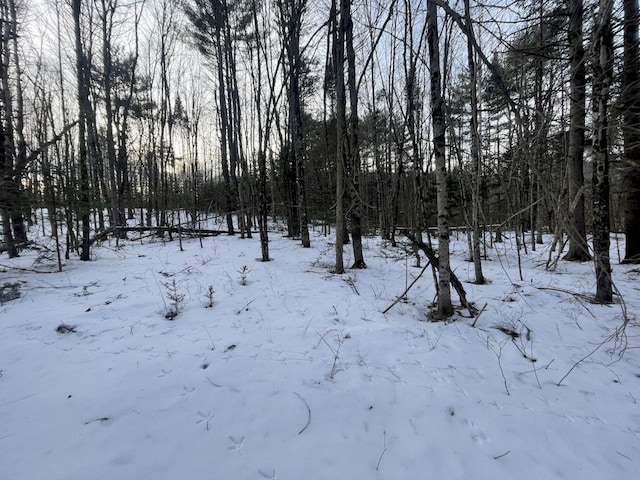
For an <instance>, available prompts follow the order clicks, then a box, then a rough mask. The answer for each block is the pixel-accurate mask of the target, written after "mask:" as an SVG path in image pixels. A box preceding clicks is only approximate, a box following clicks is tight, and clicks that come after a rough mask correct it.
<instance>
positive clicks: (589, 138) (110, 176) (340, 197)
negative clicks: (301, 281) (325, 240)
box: [0, 0, 640, 317]
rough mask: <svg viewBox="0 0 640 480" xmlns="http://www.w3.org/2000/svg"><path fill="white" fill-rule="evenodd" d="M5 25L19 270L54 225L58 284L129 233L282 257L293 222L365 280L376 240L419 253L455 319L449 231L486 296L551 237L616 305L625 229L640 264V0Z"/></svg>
mask: <svg viewBox="0 0 640 480" xmlns="http://www.w3.org/2000/svg"><path fill="white" fill-rule="evenodd" d="M0 16H1V19H2V21H1V24H0V30H1V31H0V107H1V112H0V117H1V119H0V135H1V136H2V145H3V147H2V148H1V149H0V152H1V156H0V182H1V185H0V186H1V188H0V217H1V221H2V232H3V241H2V251H3V252H4V253H5V254H6V255H8V257H9V258H15V257H17V256H19V255H20V251H21V249H25V248H30V246H31V245H32V240H31V239H30V238H29V235H28V227H30V226H34V225H36V226H37V225H40V228H41V229H43V231H44V229H45V224H46V229H47V231H49V232H50V236H51V238H52V239H53V247H51V248H52V250H53V251H54V252H55V255H56V256H57V262H58V265H59V268H60V269H62V262H63V259H69V258H71V257H78V258H80V259H81V260H85V261H90V260H91V259H92V248H93V246H94V245H96V244H97V243H99V242H101V241H104V240H105V239H107V238H110V237H112V238H116V239H118V238H120V239H125V238H127V235H128V234H129V233H130V232H131V231H139V232H140V231H146V232H153V234H154V235H158V236H168V237H169V238H174V237H176V236H180V238H182V235H197V234H200V235H205V234H217V233H221V232H222V233H225V234H228V235H238V236H240V237H241V238H246V237H252V236H253V235H255V234H259V236H260V245H261V252H260V255H261V259H262V260H263V261H268V260H269V259H270V254H269V229H268V222H269V221H271V220H277V219H280V220H282V221H283V222H284V223H285V224H286V229H287V236H289V237H290V238H293V239H297V240H299V241H300V243H301V245H302V247H309V246H310V235H309V229H310V228H316V227H318V228H322V229H323V231H324V233H325V234H326V235H332V236H333V237H334V239H335V263H334V266H333V269H332V271H333V272H335V273H342V272H344V270H345V268H354V269H361V268H366V266H367V263H366V258H365V257H364V253H363V248H362V239H363V236H367V235H372V234H378V235H380V236H381V237H382V238H383V239H385V240H388V241H390V242H391V243H392V244H393V245H395V244H396V240H397V238H402V239H405V237H406V238H407V239H409V240H410V242H411V243H412V245H413V248H414V249H416V251H422V252H424V253H426V254H427V255H428V258H429V260H430V261H431V262H432V264H433V268H434V275H435V274H436V272H435V270H437V276H438V288H437V290H438V304H437V313H436V314H437V315H438V316H441V317H447V316H450V315H451V314H452V312H453V307H452V302H451V294H450V290H451V285H453V287H454V288H456V289H457V290H459V289H458V288H457V287H456V285H457V284H459V282H457V281H456V280H457V279H456V278H455V275H454V274H453V273H452V271H451V269H450V266H449V238H450V233H451V232H452V231H459V232H464V234H465V235H466V236H467V239H468V240H467V244H468V258H469V260H470V261H473V263H474V272H475V282H476V283H478V284H482V283H483V282H484V281H485V279H484V275H483V271H482V267H483V258H484V257H485V256H486V250H487V244H493V243H494V242H500V241H501V240H502V235H503V232H505V231H514V232H516V236H515V238H516V239H517V249H518V251H519V252H520V251H522V252H527V251H528V250H532V251H535V250H536V248H538V246H539V245H540V244H541V243H542V241H543V234H551V238H553V248H552V249H553V250H554V251H557V252H558V255H557V256H556V258H555V261H551V260H550V261H549V264H548V268H550V269H553V268H554V266H555V265H557V262H558V261H559V260H561V261H577V262H585V261H593V265H594V271H595V275H596V280H597V282H596V291H595V292H593V293H594V295H595V299H596V300H597V301H599V302H604V303H609V302H611V301H612V299H613V294H614V291H615V286H614V285H612V281H611V259H610V234H611V232H619V233H622V234H624V236H625V240H626V241H625V252H624V254H623V257H624V258H622V259H621V260H622V261H623V262H626V263H638V262H640V79H639V75H640V50H639V48H640V44H639V39H638V28H639V9H638V1H637V0H623V1H614V0H598V1H590V0H585V1H583V0H568V1H560V0H541V1H528V0H517V1H515V2H499V1H498V2H495V3H485V2H475V1H471V0H460V1H446V0H416V1H413V0H392V1H378V0H330V1H329V0H327V1H325V0H131V1H127V0H42V1H40V2H27V1H23V0H2V1H1V2H0ZM212 218H220V219H224V221H223V222H222V223H221V225H223V226H221V228H220V230H219V231H215V232H214V231H208V230H206V228H205V227H204V225H206V224H207V222H208V221H209V220H210V219H212ZM198 232H199V233H198ZM423 234H426V237H423ZM432 238H434V239H435V238H437V245H435V246H433V244H432V242H431V239H432ZM345 245H350V248H352V249H353V263H352V264H351V265H345V260H344V258H343V255H344V249H345ZM566 245H568V250H567V251H566V253H563V254H562V255H563V256H562V258H561V259H560V258H559V257H560V253H561V252H563V249H564V247H565V246H566ZM292 248H293V247H292ZM550 258H551V257H550ZM520 275H522V274H520Z"/></svg>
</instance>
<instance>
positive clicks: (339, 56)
mask: <svg viewBox="0 0 640 480" xmlns="http://www.w3.org/2000/svg"><path fill="white" fill-rule="evenodd" d="M337 15H338V12H337V8H336V0H332V2H331V19H330V25H331V27H332V30H333V68H334V74H335V82H336V263H335V268H334V273H338V274H340V273H344V259H343V253H344V252H343V247H344V237H345V235H344V230H345V225H344V180H345V179H344V164H345V144H346V141H347V131H346V130H347V129H346V125H345V121H346V96H345V85H344V62H345V59H344V34H345V25H344V21H343V20H344V19H343V17H342V15H341V16H340V21H339V22H338V16H337Z"/></svg>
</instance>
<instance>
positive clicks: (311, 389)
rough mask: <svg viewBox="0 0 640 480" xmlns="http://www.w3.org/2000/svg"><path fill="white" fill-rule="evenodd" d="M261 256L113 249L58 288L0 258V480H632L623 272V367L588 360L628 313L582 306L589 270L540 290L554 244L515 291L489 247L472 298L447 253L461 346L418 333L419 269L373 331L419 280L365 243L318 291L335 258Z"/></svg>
mask: <svg viewBox="0 0 640 480" xmlns="http://www.w3.org/2000/svg"><path fill="white" fill-rule="evenodd" d="M270 238H271V244H270V249H271V256H272V258H273V261H271V262H267V263H262V262H259V261H258V260H257V257H259V252H260V247H259V241H258V239H257V235H256V238H254V239H246V240H241V239H239V238H237V237H228V236H218V237H212V238H207V239H204V240H203V245H202V247H201V246H200V242H199V241H198V240H197V239H193V240H185V242H184V251H183V252H181V251H180V250H179V245H178V242H177V241H174V242H162V241H161V240H159V239H151V238H145V239H143V240H137V241H128V242H125V243H124V244H123V245H121V246H119V247H116V246H115V244H114V243H113V242H112V243H111V244H110V245H109V244H104V245H102V246H99V247H96V248H95V249H94V250H93V254H94V257H95V259H94V261H92V262H90V263H83V262H80V261H78V260H71V261H67V262H66V264H65V266H64V271H63V272H61V273H34V272H32V271H19V270H16V269H13V268H7V267H15V266H18V267H24V268H27V269H29V270H31V269H32V268H34V260H36V258H37V256H38V253H37V252H24V254H23V256H22V257H21V258H18V259H16V260H15V261H10V260H8V259H7V257H6V254H4V255H3V256H0V265H2V266H1V267H0V269H1V270H2V271H1V272H0V285H2V284H4V283H7V282H8V283H14V282H21V285H22V287H21V289H20V290H21V297H20V298H19V299H16V300H10V301H7V302H5V303H4V305H1V306H0V478H1V479H6V480H40V479H42V480H75V479H77V480H91V479H96V480H98V479H101V480H102V479H110V480H119V479H123V480H127V479H154V480H157V479H190V480H199V479H220V480H231V479H234V480H235V479H240V480H242V479H247V480H249V479H258V480H260V479H280V480H285V479H292V480H293V479H296V480H301V479H303V480H320V479H332V480H335V479H351V480H360V479H393V480H397V479H402V480H411V479H438V480H440V479H491V480H501V479H509V480H512V479H559V478H566V479H581V480H587V479H618V480H624V479H636V478H638V475H639V474H638V472H640V351H639V349H638V347H640V337H639V336H638V334H639V331H640V330H639V324H638V311H640V282H639V278H640V269H638V267H637V266H636V267H633V266H621V265H618V264H617V262H615V261H614V280H615V282H616V285H617V287H618V288H619V289H620V291H621V293H622V295H623V298H624V303H625V305H626V309H627V312H628V315H629V317H630V319H631V320H630V323H629V325H628V327H627V329H626V340H627V342H628V343H627V349H626V351H625V352H624V355H623V356H622V357H620V346H621V345H620V344H619V343H618V344H617V343H616V342H615V338H613V339H610V341H607V342H605V343H604V344H602V345H601V346H600V344H601V343H602V342H603V341H605V340H607V339H608V338H609V337H611V336H612V335H613V334H614V332H615V330H616V329H617V328H619V327H620V326H621V324H622V318H623V316H622V312H623V306H622V305H621V304H620V303H618V304H616V305H613V306H601V305H594V304H592V303H590V302H589V301H588V299H587V298H586V297H582V296H580V294H585V295H590V294H592V293H593V292H594V288H595V282H594V274H593V265H592V264H591V263H585V264H573V263H567V262H563V261H560V263H559V265H558V268H557V270H556V271H555V272H553V273H551V272H547V271H546V270H545V263H546V260H547V257H548V250H547V248H548V245H549V243H550V242H549V243H547V244H546V245H544V246H540V247H539V248H538V251H537V252H529V254H528V255H524V254H523V257H522V273H523V277H524V279H523V280H520V277H519V274H518V266H517V257H516V250H515V245H514V243H513V240H512V239H511V240H509V239H507V241H506V242H505V243H503V244H499V245H497V248H494V249H490V250H489V252H488V254H489V260H488V261H486V262H485V263H484V271H485V275H486V276H487V277H488V279H490V281H491V283H489V284H488V285H484V286H478V285H474V284H472V283H470V281H471V280H473V265H472V264H470V263H468V262H466V261H465V256H466V253H465V248H466V247H465V245H466V242H465V241H464V239H462V238H460V241H459V242H457V243H455V244H454V247H453V257H452V258H453V264H454V268H455V271H456V273H457V275H458V276H459V277H460V278H461V280H463V282H465V283H464V285H465V288H466V289H467V294H468V298H469V300H471V301H474V302H475V303H476V305H478V306H479V307H483V306H484V305H485V304H486V309H485V310H484V312H483V313H482V315H481V316H480V317H479V319H478V320H477V325H476V327H475V328H472V327H471V323H472V322H473V319H471V318H466V317H465V315H466V314H467V312H465V311H461V312H460V313H461V315H458V316H456V317H455V321H453V322H448V323H431V322H427V321H426V319H427V312H428V305H429V304H430V303H431V302H432V301H433V299H434V285H433V277H432V275H431V272H430V270H427V271H426V272H425V274H424V275H423V277H422V278H421V279H420V280H418V282H417V283H416V285H415V286H414V287H413V288H412V289H411V290H410V291H409V293H408V295H407V298H406V300H403V301H401V302H398V303H397V304H396V305H395V306H393V307H392V308H391V309H390V310H389V311H388V313H386V314H383V313H382V312H383V311H384V310H385V309H386V308H387V307H389V306H390V305H391V304H392V302H394V300H396V298H397V297H398V296H399V295H401V294H402V293H403V291H404V289H405V287H406V286H407V285H408V284H409V283H410V282H411V281H412V280H413V279H414V278H415V277H416V276H417V275H418V274H419V273H420V271H421V269H420V268H416V267H415V266H414V264H415V257H414V256H413V255H412V254H411V252H409V254H407V252H406V251H405V250H403V249H402V248H391V247H390V246H389V245H386V244H384V243H383V242H381V241H380V240H379V239H377V238H369V239H366V240H365V260H366V262H367V264H368V267H369V268H368V269H366V270H357V271H356V270H347V272H346V273H345V274H344V275H333V274H331V273H330V270H331V266H332V263H333V258H334V251H333V246H332V244H331V243H330V242H331V241H332V239H330V238H324V237H322V236H320V235H318V234H314V235H313V237H312V248H311V249H303V248H301V247H300V246H299V245H298V242H296V241H292V240H289V239H285V238H282V235H281V234H280V233H276V232H272V233H271V237H270ZM617 247H618V245H617V244H616V243H615V242H614V244H613V245H612V255H613V257H614V259H615V258H617ZM345 252H346V258H347V261H348V259H349V252H350V246H347V247H346V248H345ZM422 262H423V264H424V259H423V260H422ZM36 266H37V268H39V269H43V265H42V262H40V263H39V264H38V265H36ZM45 267H46V266H45ZM44 269H46V268H44ZM210 291H213V293H212V295H211V294H210ZM171 297H173V298H174V300H171ZM181 297H182V298H181ZM453 298H454V299H455V301H457V296H456V295H455V293H454V294H453ZM211 299H212V300H213V302H212V305H211V306H210V305H209V302H210V300H211ZM176 300H178V303H179V305H178V307H179V308H178V315H177V316H176V317H175V319H173V320H167V319H166V318H165V316H166V313H167V312H168V311H169V310H171V309H172V308H173V307H172V303H175V301H176ZM64 326H67V327H71V331H69V329H67V330H65V327H64ZM497 327H499V328H497ZM516 336H517V337H516ZM599 346H600V348H598V347H599ZM594 350H595V353H593V354H592V355H591V356H589V357H588V358H585V357H586V356H587V355H588V354H589V353H591V352H594ZM613 350H615V351H613ZM533 359H535V362H534V361H532V360H533ZM581 359H584V361H583V362H581V363H579V364H578V365H577V366H576V367H575V368H573V367H574V366H575V364H576V362H578V361H579V360H581ZM572 368H573V370H571V369H572ZM568 372H570V373H569V375H568V376H566V377H565V375H566V374H567V373H568ZM558 383H561V385H560V386H559V385H558Z"/></svg>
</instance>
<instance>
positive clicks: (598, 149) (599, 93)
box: [592, 0, 613, 303]
mask: <svg viewBox="0 0 640 480" xmlns="http://www.w3.org/2000/svg"><path fill="white" fill-rule="evenodd" d="M612 11H613V0H600V3H599V9H598V13H597V17H596V21H595V25H594V30H593V40H592V44H593V47H592V48H593V54H592V68H593V123H594V127H593V129H594V131H593V253H594V255H593V257H594V262H595V270H596V300H598V301H600V302H604V303H609V302H611V301H612V299H613V293H612V282H611V265H610V261H609V246H610V239H609V231H610V217H611V216H610V211H609V148H610V147H609V96H610V89H611V84H612V80H613V30H612V28H611V13H612Z"/></svg>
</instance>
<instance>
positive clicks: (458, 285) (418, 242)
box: [401, 230, 478, 316]
mask: <svg viewBox="0 0 640 480" xmlns="http://www.w3.org/2000/svg"><path fill="white" fill-rule="evenodd" d="M401 233H402V234H403V235H404V236H405V237H407V238H408V239H409V241H410V242H411V245H413V246H414V247H417V248H419V249H420V250H422V251H423V252H424V254H425V255H426V256H427V259H428V260H429V262H430V263H431V268H433V269H434V271H437V269H438V265H440V259H439V258H438V256H437V255H436V252H435V251H434V250H433V248H431V246H429V245H427V244H426V243H424V242H423V241H422V238H420V239H418V238H416V237H415V236H413V235H412V234H411V233H410V232H409V231H407V230H404V231H402V232H401ZM449 275H451V285H452V286H453V288H454V289H455V291H456V293H457V294H458V297H459V298H460V303H461V304H462V306H463V307H464V308H466V309H467V310H469V313H470V314H471V315H472V316H475V315H476V314H477V313H478V309H477V308H476V307H475V306H473V305H472V304H471V303H469V301H468V300H467V292H465V290H464V287H463V286H462V282H461V281H460V280H459V279H458V277H457V276H456V274H455V273H453V270H451V267H449Z"/></svg>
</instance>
